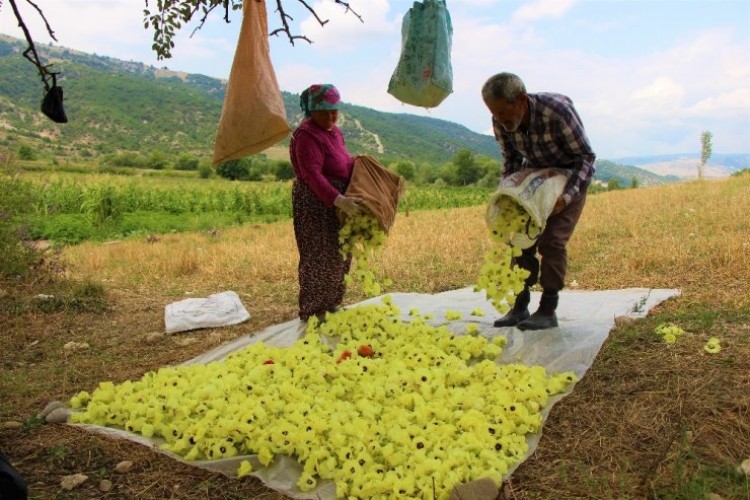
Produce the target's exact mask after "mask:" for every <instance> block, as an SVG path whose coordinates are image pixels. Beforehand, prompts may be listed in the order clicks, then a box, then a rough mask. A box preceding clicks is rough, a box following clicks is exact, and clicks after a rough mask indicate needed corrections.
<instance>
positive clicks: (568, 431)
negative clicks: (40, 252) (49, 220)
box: [0, 291, 750, 499]
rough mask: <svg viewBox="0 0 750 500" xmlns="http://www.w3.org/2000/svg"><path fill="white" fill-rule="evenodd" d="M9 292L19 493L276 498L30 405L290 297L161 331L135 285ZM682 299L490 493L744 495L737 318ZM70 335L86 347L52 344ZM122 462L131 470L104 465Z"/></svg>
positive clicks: (10, 411) (749, 445) (274, 316)
mask: <svg viewBox="0 0 750 500" xmlns="http://www.w3.org/2000/svg"><path fill="white" fill-rule="evenodd" d="M152 299H153V300H152ZM9 300H10V299H9V298H8V297H7V296H6V297H5V301H6V303H5V307H4V310H5V311H6V313H5V317H4V318H3V327H2V331H3V336H2V340H1V347H2V349H1V351H0V365H1V366H2V371H3V382H2V385H1V386H0V387H2V392H3V398H2V401H3V402H2V407H1V408H2V415H1V417H0V422H2V425H3V427H2V428H0V446H1V447H2V449H3V451H4V452H5V453H6V455H8V457H9V458H10V460H11V461H12V463H13V464H14V465H15V466H16V468H17V469H18V470H19V471H20V472H21V474H22V475H23V477H24V478H25V480H26V481H27V483H28V487H29V491H30V498H39V499H47V498H154V499H160V498H211V499H214V498H215V499H223V498H259V499H260V498H263V499H277V498H279V499H280V498H284V497H283V496H281V495H279V494H277V493H274V492H273V491H271V490H269V489H267V488H265V487H264V486H263V485H262V484H261V483H259V482H258V481H257V480H255V479H253V478H244V479H242V480H238V479H232V478H227V477H224V476H222V475H220V474H216V473H211V472H207V471H205V470H202V469H198V468H195V467H190V466H187V465H184V464H181V463H177V462H175V461H173V460H171V459H169V458H168V457H166V456H164V455H161V454H159V453H155V452H152V451H151V450H149V449H147V448H145V447H143V446H141V445H138V444H135V443H132V442H129V441H124V440H117V439H111V438H106V437H102V436H98V435H94V434H91V433H89V432H86V431H83V430H80V429H77V428H74V427H71V426H66V425H62V424H45V423H43V422H42V421H41V420H40V419H38V418H37V417H36V415H37V414H38V413H39V411H40V410H41V409H42V408H44V406H45V405H46V404H47V403H48V402H50V401H52V400H55V399H58V400H59V399H62V398H63V396H65V397H70V396H72V395H73V394H75V393H76V392H77V391H78V390H81V389H83V388H93V387H94V386H95V385H96V384H97V383H98V382H99V381H101V380H125V379H129V378H138V377H140V376H141V375H142V374H143V373H144V372H146V371H148V370H152V369H155V368H157V367H160V366H163V365H169V364H177V363H180V362H183V361H184V360H186V359H190V358H191V357H194V356H196V355H198V354H200V353H202V352H205V351H207V350H209V349H211V348H212V347H215V346H216V345H219V344H220V343H222V342H225V341H228V340H231V339H233V338H235V337H237V336H240V335H242V334H244V333H245V332H247V331H256V330H260V329H262V328H263V327H265V326H267V325H269V324H274V323H279V322H282V321H286V320H288V319H289V318H290V317H293V316H294V311H293V310H292V309H291V307H290V306H282V307H278V308H274V307H273V306H271V305H270V304H266V305H265V307H262V309H263V310H264V314H262V315H257V316H254V317H253V318H252V319H251V320H249V322H247V323H244V324H242V325H238V326H235V327H229V328H221V329H216V330H204V331H202V332H201V333H200V334H190V335H183V336H167V335H163V334H161V333H160V332H162V331H163V308H162V307H161V305H158V306H157V305H155V304H161V303H162V301H161V299H160V298H158V297H156V296H154V297H149V296H148V295H146V294H144V293H143V292H141V293H137V294H136V293H133V292H130V291H109V292H108V293H107V296H106V302H107V308H106V310H104V311H101V312H76V311H71V310H63V311H59V312H52V313H43V312H40V311H39V310H38V309H35V308H33V307H31V306H30V305H29V304H32V303H33V298H32V296H30V295H27V297H26V300H27V302H26V303H25V304H26V306H23V305H18V304H17V303H16V309H17V310H16V311H15V313H14V314H8V313H7V311H8V310H9V309H11V310H12V309H13V308H12V307H10V306H9V303H10V302H9ZM685 300H686V299H685V298H683V297H678V298H675V299H671V300H670V301H668V302H666V303H664V304H663V305H661V306H659V307H657V308H656V310H655V311H653V312H652V314H651V315H650V316H649V317H648V318H646V319H644V320H640V321H637V322H635V323H632V324H626V325H621V326H619V327H617V328H616V329H615V330H613V331H612V333H611V335H610V337H609V339H608V340H607V342H606V343H605V345H604V347H603V349H602V350H601V352H600V353H599V356H598V357H597V359H596V361H595V363H594V366H593V367H592V368H591V369H590V371H589V372H588V373H587V375H586V376H585V377H584V378H583V379H582V380H581V381H580V382H579V383H578V384H577V385H576V387H575V390H574V391H573V392H572V394H570V395H569V396H567V397H566V398H565V399H563V400H562V401H561V402H560V403H558V404H557V405H556V406H555V407H554V408H553V409H552V412H551V414H550V416H549V418H548V420H547V422H546V424H545V426H544V430H543V435H542V439H541V442H540V445H539V447H538V449H537V451H536V453H535V454H534V455H533V456H532V457H531V458H530V459H529V460H527V461H526V462H525V463H523V464H522V465H521V466H520V468H519V469H517V471H516V472H515V473H514V474H513V475H512V477H511V478H510V479H509V480H508V481H507V482H506V484H505V485H504V488H503V489H502V491H501V492H498V498H513V499H515V498H518V499H521V498H523V499H532V498H539V499H547V498H702V497H703V496H701V495H702V494H705V495H708V494H709V493H715V494H719V495H721V497H722V498H726V499H730V498H747V495H748V485H747V479H744V480H743V479H742V478H741V477H740V475H739V474H738V473H737V472H736V471H735V470H734V468H735V467H736V466H737V465H738V464H739V463H740V462H741V461H742V460H744V459H746V458H748V457H750V391H748V388H750V342H748V339H749V338H750V321H748V320H749V319H750V318H748V314H747V312H745V314H744V315H743V314H741V313H738V312H737V311H731V310H730V311H726V312H722V311H714V312H713V313H711V312H706V311H704V310H702V309H700V308H698V310H694V311H693V314H692V315H691V312H690V307H686V306H687V305H686V304H685V303H684V302H685ZM24 307H26V308H27V310H26V312H23V309H24ZM686 309H687V311H688V312H687V313H686V312H685V310H686ZM18 310H21V312H20V313H19V311H18ZM678 314H679V315H681V316H682V318H683V319H682V321H681V323H682V324H683V325H684V327H686V330H687V331H688V332H689V333H688V335H686V336H685V337H684V338H681V339H680V340H681V341H680V342H678V343H677V344H675V345H674V346H669V345H667V344H665V343H664V342H662V341H661V340H660V339H658V337H656V336H655V335H654V334H653V329H654V328H655V326H656V325H657V324H658V323H659V322H660V321H663V319H664V318H665V317H674V316H675V315H678ZM706 315H708V317H707V316H706ZM716 331H720V332H721V336H722V338H723V339H724V342H723V345H724V349H723V350H722V352H721V353H719V354H717V355H708V354H706V353H705V352H704V351H703V345H704V343H705V337H706V335H707V334H709V333H712V332H716ZM144 332H146V333H144ZM70 341H76V342H83V341H85V342H88V343H89V344H90V346H91V347H90V349H87V350H83V351H71V350H68V349H65V347H64V345H65V344H66V343H68V342H70ZM9 422H18V423H20V426H17V425H16V424H14V425H16V426H9ZM125 460H127V461H131V462H132V463H133V467H132V469H130V470H129V471H128V472H126V473H118V472H116V471H115V466H116V465H117V464H118V463H119V462H121V461H125ZM77 473H82V474H85V475H87V476H88V477H89V479H88V480H87V481H86V482H85V483H83V484H82V485H80V486H78V487H76V488H75V489H74V490H72V491H65V490H63V489H61V486H60V482H61V478H62V477H63V476H65V475H71V474H77ZM102 480H107V481H110V482H111V485H112V486H111V489H110V490H109V491H107V492H103V491H101V489H100V487H101V485H100V482H101V481H102ZM696 481H697V483H695V482H696ZM743 481H744V483H743ZM693 483H695V484H693ZM706 498H707V496H706Z"/></svg>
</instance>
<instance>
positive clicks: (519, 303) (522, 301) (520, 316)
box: [494, 288, 531, 328]
mask: <svg viewBox="0 0 750 500" xmlns="http://www.w3.org/2000/svg"><path fill="white" fill-rule="evenodd" d="M529 302H531V292H529V289H528V288H524V289H523V291H522V292H521V293H519V294H518V296H517V297H516V302H515V303H514V304H513V309H511V310H510V312H509V313H508V314H506V315H505V316H503V317H502V318H498V319H496V320H495V323H494V325H495V326H496V327H497V328H500V327H503V326H516V325H517V324H518V322H519V321H523V320H525V319H526V318H528V317H529Z"/></svg>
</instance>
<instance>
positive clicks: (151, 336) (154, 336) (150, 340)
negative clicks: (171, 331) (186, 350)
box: [145, 332, 164, 344]
mask: <svg viewBox="0 0 750 500" xmlns="http://www.w3.org/2000/svg"><path fill="white" fill-rule="evenodd" d="M163 338H164V333H162V332H151V333H147V334H146V338H145V341H146V343H147V344H155V343H156V342H159V341H160V340H161V339H163Z"/></svg>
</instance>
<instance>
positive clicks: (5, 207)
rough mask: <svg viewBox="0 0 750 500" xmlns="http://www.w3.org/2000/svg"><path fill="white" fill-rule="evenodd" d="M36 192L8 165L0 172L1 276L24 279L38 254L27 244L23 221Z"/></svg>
mask: <svg viewBox="0 0 750 500" xmlns="http://www.w3.org/2000/svg"><path fill="white" fill-rule="evenodd" d="M34 193H35V190H34V189H33V187H32V185H31V184H30V183H28V182H25V181H22V180H20V179H19V178H18V177H17V176H16V175H13V174H12V173H11V172H10V171H9V168H7V166H5V165H3V166H2V170H0V255H2V258H1V259H0V275H2V276H3V277H6V278H17V277H21V278H23V277H26V276H28V275H29V274H30V272H31V269H32V267H33V265H34V264H36V263H37V262H38V261H39V254H38V252H36V251H35V250H34V249H33V247H32V246H31V245H29V244H28V229H27V223H26V218H27V216H28V215H29V213H30V210H31V207H32V206H33V199H34Z"/></svg>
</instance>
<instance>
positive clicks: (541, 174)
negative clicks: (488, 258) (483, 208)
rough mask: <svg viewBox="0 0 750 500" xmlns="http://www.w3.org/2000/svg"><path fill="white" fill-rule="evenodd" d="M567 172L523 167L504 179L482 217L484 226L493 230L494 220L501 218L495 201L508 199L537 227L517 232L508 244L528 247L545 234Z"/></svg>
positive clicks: (567, 174)
mask: <svg viewBox="0 0 750 500" xmlns="http://www.w3.org/2000/svg"><path fill="white" fill-rule="evenodd" d="M570 173H571V171H570V170H568V169H565V168H524V169H521V170H519V171H518V172H513V173H512V174H510V175H507V176H505V177H503V178H502V179H501V180H500V185H499V186H498V188H497V191H495V193H494V194H493V195H492V196H491V197H490V202H489V204H488V206H487V212H486V214H485V220H486V221H487V225H488V226H489V227H492V226H493V225H494V222H495V219H496V218H497V217H499V216H501V215H502V213H501V211H500V208H499V207H498V203H497V202H498V200H499V199H500V198H502V197H505V196H507V197H510V198H511V199H512V200H513V201H515V202H516V203H518V204H519V205H520V206H521V207H522V208H523V209H524V210H525V211H526V212H527V213H528V214H529V215H530V216H531V218H532V219H533V221H534V222H535V223H536V228H538V230H531V229H529V228H527V231H526V232H525V233H516V234H515V235H514V236H513V238H512V239H511V241H510V244H511V245H512V246H514V247H517V248H529V247H530V246H532V245H533V244H534V242H535V241H536V240H537V238H539V236H540V235H541V234H542V231H544V226H545V225H546V224H547V217H549V214H550V213H552V209H553V208H555V202H556V201H557V199H558V198H559V197H560V195H561V194H562V192H563V190H564V189H565V185H566V184H567V183H568V178H569V176H570ZM536 228H535V229H536Z"/></svg>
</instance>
